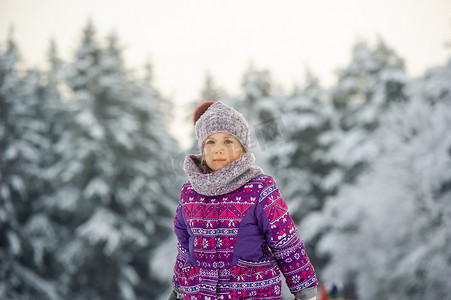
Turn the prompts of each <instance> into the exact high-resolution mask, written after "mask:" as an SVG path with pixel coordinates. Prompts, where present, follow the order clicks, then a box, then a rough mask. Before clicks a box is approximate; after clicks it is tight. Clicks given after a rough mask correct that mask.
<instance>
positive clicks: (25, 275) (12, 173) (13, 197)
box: [0, 38, 58, 299]
mask: <svg viewBox="0 0 451 300" xmlns="http://www.w3.org/2000/svg"><path fill="white" fill-rule="evenodd" d="M19 57H20V55H19V51H18V49H17V47H16V45H15V43H14V42H13V41H12V39H11V38H10V39H9V41H8V45H7V49H6V51H5V52H3V51H2V52H0V113H1V117H0V165H1V167H0V170H1V171H0V172H1V173H0V178H1V181H0V200H1V201H0V224H1V226H0V241H1V242H0V266H1V267H0V297H1V298H4V299H28V298H30V297H31V298H37V297H39V298H43V299H44V298H45V299H57V298H58V293H57V289H56V285H55V284H54V282H53V281H52V280H51V278H50V277H51V270H50V266H49V265H48V260H49V254H50V253H51V250H52V247H53V245H54V242H55V239H54V237H55V236H54V228H53V227H52V225H51V223H50V222H49V220H48V218H47V216H46V215H45V214H44V213H42V212H41V211H40V210H39V209H40V203H41V195H42V194H45V193H46V192H48V190H46V187H47V186H48V183H47V182H46V179H45V176H42V175H43V162H42V160H41V157H43V156H45V153H47V152H48V151H49V150H50V146H51V142H50V139H49V136H48V126H47V123H46V119H45V117H46V109H47V108H48V101H47V100H46V98H45V86H44V85H43V84H42V76H41V73H40V72H39V71H37V70H30V71H24V70H20V69H19V67H18V66H19Z"/></svg>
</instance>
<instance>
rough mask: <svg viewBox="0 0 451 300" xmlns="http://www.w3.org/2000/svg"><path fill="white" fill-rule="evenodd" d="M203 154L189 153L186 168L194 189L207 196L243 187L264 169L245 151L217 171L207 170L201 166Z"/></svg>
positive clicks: (222, 193) (226, 192)
mask: <svg viewBox="0 0 451 300" xmlns="http://www.w3.org/2000/svg"><path fill="white" fill-rule="evenodd" d="M201 160H202V155H192V154H191V155H188V156H187V157H186V158H185V163H184V170H185V174H186V175H187V176H188V178H189V179H190V182H191V185H192V187H193V188H194V190H195V191H196V192H197V193H199V194H201V195H205V196H217V195H224V194H228V193H230V192H233V191H235V190H236V189H238V188H240V187H242V186H243V185H245V184H246V183H247V182H249V181H250V180H251V179H254V178H255V177H257V176H258V175H260V174H263V170H262V169H261V168H260V167H257V166H254V165H253V164H254V162H255V156H254V155H253V154H252V153H245V154H243V155H242V156H240V157H239V158H237V159H236V160H234V161H233V162H231V163H230V164H228V165H227V166H225V167H224V168H222V169H220V170H218V171H216V172H207V171H206V170H205V169H204V168H203V167H202V166H201Z"/></svg>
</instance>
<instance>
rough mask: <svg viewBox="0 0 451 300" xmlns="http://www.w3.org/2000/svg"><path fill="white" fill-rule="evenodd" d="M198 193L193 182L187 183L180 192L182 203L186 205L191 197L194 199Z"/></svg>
mask: <svg viewBox="0 0 451 300" xmlns="http://www.w3.org/2000/svg"><path fill="white" fill-rule="evenodd" d="M195 193H196V191H194V189H193V186H192V185H191V182H189V181H188V182H187V183H185V184H184V185H183V186H182V189H181V191H180V203H184V202H186V201H188V200H189V198H190V197H194V195H195Z"/></svg>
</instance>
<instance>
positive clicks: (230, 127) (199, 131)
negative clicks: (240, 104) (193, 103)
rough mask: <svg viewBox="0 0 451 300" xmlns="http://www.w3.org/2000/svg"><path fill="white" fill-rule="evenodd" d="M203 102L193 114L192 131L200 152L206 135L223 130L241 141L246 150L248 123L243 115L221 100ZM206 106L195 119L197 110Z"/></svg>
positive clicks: (248, 142) (248, 134)
mask: <svg viewBox="0 0 451 300" xmlns="http://www.w3.org/2000/svg"><path fill="white" fill-rule="evenodd" d="M205 104H206V103H204V104H201V105H200V106H199V107H198V109H196V112H195V114H194V115H195V119H194V120H195V125H194V131H195V132H196V136H197V139H198V141H197V144H198V146H199V149H200V151H201V153H202V152H203V148H204V143H205V140H206V139H207V137H209V136H210V135H212V134H213V133H216V132H224V133H228V134H230V135H232V136H234V137H235V138H236V139H237V140H238V141H239V142H240V143H241V145H242V146H243V148H244V150H245V151H246V152H248V150H249V144H250V133H249V125H248V124H247V122H246V120H245V119H244V117H243V115H242V114H240V113H239V112H238V111H236V110H235V109H233V108H232V107H230V106H228V105H226V104H224V103H222V102H221V101H218V102H213V103H212V104H210V103H208V104H207V105H205ZM208 105H209V106H208ZM206 106H207V107H208V108H207V109H206V110H205V112H203V114H202V113H201V115H200V117H199V118H198V119H197V120H196V115H199V112H198V111H199V110H200V111H202V110H203V109H205V107H206Z"/></svg>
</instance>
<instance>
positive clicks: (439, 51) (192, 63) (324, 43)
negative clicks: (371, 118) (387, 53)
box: [0, 0, 451, 103]
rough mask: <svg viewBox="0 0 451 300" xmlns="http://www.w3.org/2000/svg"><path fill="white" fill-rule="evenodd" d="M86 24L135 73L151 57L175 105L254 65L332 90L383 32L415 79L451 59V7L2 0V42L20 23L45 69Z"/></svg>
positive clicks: (251, 0) (22, 37)
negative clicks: (116, 45)
mask: <svg viewBox="0 0 451 300" xmlns="http://www.w3.org/2000/svg"><path fill="white" fill-rule="evenodd" d="M88 18H91V19H92V20H93V22H94V25H95V26H96V28H97V30H98V37H99V38H101V39H103V38H105V37H106V35H108V34H109V33H110V32H112V31H113V30H114V31H116V32H117V33H118V35H119V37H120V39H121V42H122V44H123V45H125V46H126V50H125V53H124V57H125V60H126V63H127V66H129V67H131V68H137V67H140V66H141V65H142V64H143V63H144V62H145V61H146V60H147V59H150V60H151V61H152V62H153V64H154V75H155V83H156V85H157V87H158V88H159V89H160V91H161V92H162V93H163V95H165V96H167V97H169V98H171V99H173V100H175V101H176V102H177V103H185V102H187V101H190V100H193V99H197V98H198V97H199V92H200V89H201V88H202V86H203V83H204V77H205V72H206V71H210V73H211V74H212V75H213V77H214V79H215V80H216V82H217V84H218V85H220V86H222V87H223V88H225V89H226V90H227V91H229V92H231V93H238V92H239V91H240V82H241V76H242V74H243V72H244V71H245V70H246V69H247V68H248V66H249V64H250V62H251V61H252V62H253V63H254V65H256V66H257V67H259V68H267V69H269V70H270V71H271V73H272V75H273V79H274V81H275V82H276V83H278V84H280V85H282V86H283V87H285V88H290V87H291V86H292V85H293V83H295V82H297V83H301V84H302V82H303V78H304V74H305V68H306V67H308V68H310V69H311V71H312V72H313V73H314V74H315V75H316V76H318V77H319V78H320V81H321V83H322V84H323V85H324V86H330V85H332V84H334V83H335V81H336V76H335V71H336V70H337V69H338V68H340V67H345V66H346V65H347V63H348V62H349V59H350V55H351V49H352V46H353V44H354V43H355V42H356V41H357V40H358V39H366V40H367V41H368V42H369V43H370V44H374V43H375V40H376V36H378V35H380V36H381V37H382V38H383V39H384V40H385V41H386V43H387V44H388V45H389V46H391V47H392V48H394V49H395V50H396V51H397V53H398V54H399V55H400V56H401V57H403V58H404V59H405V60H406V65H407V71H408V73H409V74H410V75H411V76H417V75H420V74H422V72H423V71H424V70H425V69H427V68H429V67H432V66H435V65H440V64H444V63H445V62H446V61H447V59H448V58H450V57H451V49H450V48H449V47H448V48H446V47H445V44H446V42H449V41H450V40H451V1H450V0H365V1H361V0H339V1H337V0H316V1H311V0H309V1H304V0H281V1H270V0H240V1H238V0H223V1H219V0H164V1H162V0H159V1H155V0H74V1H69V0H0V45H4V44H5V41H6V38H7V36H8V31H9V30H8V29H9V27H10V26H11V25H14V38H15V40H16V42H17V43H18V45H19V48H20V50H21V51H22V54H23V58H24V59H25V62H26V65H27V66H43V64H44V63H45V55H46V51H47V49H48V46H49V40H50V39H51V38H52V37H53V38H55V40H56V41H57V44H58V47H59V52H60V55H61V56H62V57H63V58H64V59H66V60H69V59H71V58H72V57H73V54H74V51H75V49H76V47H77V46H78V45H79V43H80V37H81V30H82V28H83V27H84V26H85V24H86V22H87V20H88Z"/></svg>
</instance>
